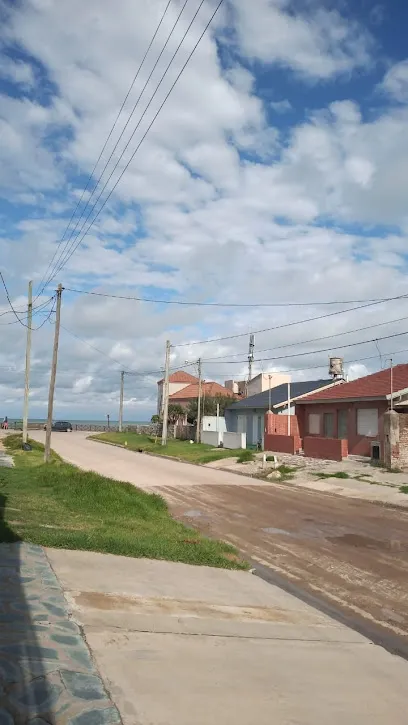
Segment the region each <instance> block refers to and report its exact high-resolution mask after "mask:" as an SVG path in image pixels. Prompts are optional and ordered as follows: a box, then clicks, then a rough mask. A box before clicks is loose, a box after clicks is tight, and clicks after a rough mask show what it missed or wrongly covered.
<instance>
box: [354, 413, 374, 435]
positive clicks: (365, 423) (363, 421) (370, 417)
mask: <svg viewBox="0 0 408 725" xmlns="http://www.w3.org/2000/svg"><path fill="white" fill-rule="evenodd" d="M357 435H359V436H367V438H375V437H376V436H378V410H377V408H358V409H357Z"/></svg>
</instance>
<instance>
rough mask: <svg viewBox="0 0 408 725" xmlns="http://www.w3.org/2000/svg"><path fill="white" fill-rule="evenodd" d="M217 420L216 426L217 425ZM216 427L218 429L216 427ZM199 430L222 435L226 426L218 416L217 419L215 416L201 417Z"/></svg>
mask: <svg viewBox="0 0 408 725" xmlns="http://www.w3.org/2000/svg"><path fill="white" fill-rule="evenodd" d="M217 420H218V424H217ZM217 425H218V427H217ZM201 430H202V431H203V432H204V431H218V433H224V431H226V430H227V425H226V423H225V418H224V416H221V415H220V416H219V418H217V416H216V415H204V416H203V424H202V428H201Z"/></svg>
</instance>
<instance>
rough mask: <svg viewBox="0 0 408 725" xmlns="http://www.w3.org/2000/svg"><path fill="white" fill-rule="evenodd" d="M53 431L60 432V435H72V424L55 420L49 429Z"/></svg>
mask: <svg viewBox="0 0 408 725" xmlns="http://www.w3.org/2000/svg"><path fill="white" fill-rule="evenodd" d="M44 430H47V424H45V425H44ZM51 430H53V431H60V432H62V433H72V423H68V421H66V420H56V421H55V422H54V423H53V424H52V427H51Z"/></svg>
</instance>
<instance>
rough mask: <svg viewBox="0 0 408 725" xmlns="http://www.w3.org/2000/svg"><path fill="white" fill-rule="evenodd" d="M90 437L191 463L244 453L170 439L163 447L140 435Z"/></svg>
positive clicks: (153, 440) (117, 434)
mask: <svg viewBox="0 0 408 725" xmlns="http://www.w3.org/2000/svg"><path fill="white" fill-rule="evenodd" d="M89 437H90V438H92V440H95V441H102V442H105V443H114V444H115V445H117V446H125V447H126V448H129V450H130V451H140V452H141V453H144V452H146V453H155V454H156V455H158V456H170V457H171V458H179V459H181V460H183V461H188V462H189V463H201V464H204V463H211V461H219V460H222V459H223V458H231V457H235V456H239V455H240V454H241V453H242V451H241V449H240V450H228V449H227V448H214V446H210V445H207V444H206V443H190V441H180V440H177V439H176V438H169V439H168V441H167V445H166V446H162V444H161V441H160V439H158V440H157V441H156V439H155V438H152V437H150V436H147V435H142V434H140V433H100V434H98V435H93V436H89ZM250 452H251V451H250Z"/></svg>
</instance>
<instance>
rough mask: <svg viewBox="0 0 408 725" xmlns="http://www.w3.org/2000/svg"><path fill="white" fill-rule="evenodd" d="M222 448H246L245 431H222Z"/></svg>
mask: <svg viewBox="0 0 408 725" xmlns="http://www.w3.org/2000/svg"><path fill="white" fill-rule="evenodd" d="M223 443H224V448H230V449H231V448H246V433H224V439H223Z"/></svg>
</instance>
